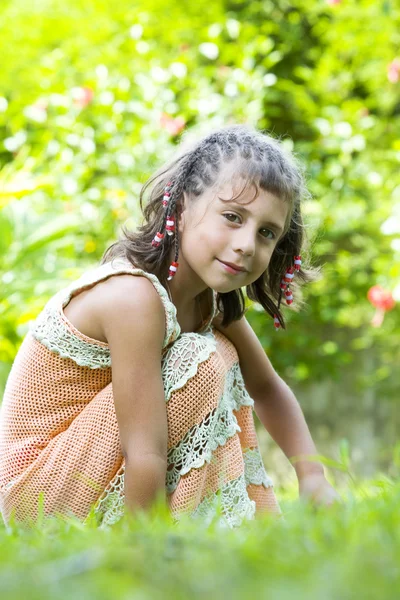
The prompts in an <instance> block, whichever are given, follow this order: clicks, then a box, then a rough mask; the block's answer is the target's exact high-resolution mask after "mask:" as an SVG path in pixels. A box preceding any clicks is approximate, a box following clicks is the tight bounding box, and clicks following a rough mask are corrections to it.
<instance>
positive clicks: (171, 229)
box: [151, 181, 179, 281]
mask: <svg viewBox="0 0 400 600" xmlns="http://www.w3.org/2000/svg"><path fill="white" fill-rule="evenodd" d="M171 188H172V181H169V182H168V183H167V185H166V186H165V188H164V195H163V199H162V205H163V207H164V208H165V210H166V211H167V217H166V220H165V231H166V233H167V235H169V236H173V235H174V233H175V232H176V231H175V217H174V215H171V214H170V213H169V209H168V206H169V201H170V198H171ZM164 236H165V233H162V232H161V231H157V233H156V235H155V236H154V238H153V241H152V242H151V245H152V246H153V248H158V246H159V245H160V244H161V242H162V240H163V239H164ZM176 258H177V257H176ZM178 267H179V263H178V262H177V261H176V260H174V261H172V263H171V264H170V267H169V271H168V278H167V281H170V280H171V279H172V278H173V277H174V275H175V273H176V272H177V270H178Z"/></svg>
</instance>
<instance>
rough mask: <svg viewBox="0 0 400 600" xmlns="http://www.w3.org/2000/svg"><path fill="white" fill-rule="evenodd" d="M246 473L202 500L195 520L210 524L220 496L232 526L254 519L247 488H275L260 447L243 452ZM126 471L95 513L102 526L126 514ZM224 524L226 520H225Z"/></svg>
mask: <svg viewBox="0 0 400 600" xmlns="http://www.w3.org/2000/svg"><path fill="white" fill-rule="evenodd" d="M243 458H244V466H245V471H244V474H242V475H241V476H240V477H239V478H238V479H235V480H233V481H230V482H228V483H227V484H225V485H224V486H222V488H221V489H220V490H218V491H217V492H214V493H213V494H211V495H210V496H207V497H206V498H204V500H202V502H201V503H200V504H199V506H198V507H197V508H196V509H195V511H193V513H192V515H191V516H192V517H193V518H204V519H205V520H206V522H207V521H208V522H210V521H211V520H212V519H213V517H214V516H215V514H216V511H217V506H218V501H219V497H221V498H222V502H221V505H220V507H221V509H222V511H223V513H224V517H225V519H226V524H227V525H228V526H231V527H232V526H237V525H240V524H241V523H242V521H243V518H250V519H252V518H253V517H254V509H255V502H254V500H250V498H249V495H248V493H247V486H248V485H250V484H253V485H263V486H264V487H265V488H268V487H273V482H272V479H271V478H270V477H269V475H268V474H267V473H266V471H265V468H264V464H263V461H262V458H261V454H260V451H259V449H258V448H254V449H250V448H246V449H245V450H244V452H243ZM124 479H125V468H124V467H123V468H122V470H121V471H120V472H119V473H118V474H117V476H116V477H115V478H114V480H113V481H112V483H111V484H110V486H109V487H110V489H109V491H108V493H107V494H106V495H105V496H104V497H103V498H102V499H101V500H100V501H99V502H98V504H97V506H96V508H95V514H96V517H97V519H98V522H99V524H100V528H101V527H107V526H109V525H113V524H114V523H116V522H117V521H119V520H120V519H121V518H122V517H123V515H124V513H125V503H124ZM253 507H254V508H253ZM222 523H224V521H222Z"/></svg>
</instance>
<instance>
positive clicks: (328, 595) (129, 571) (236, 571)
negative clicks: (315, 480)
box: [0, 475, 400, 600]
mask: <svg viewBox="0 0 400 600" xmlns="http://www.w3.org/2000/svg"><path fill="white" fill-rule="evenodd" d="M339 492H340V494H341V496H342V498H343V503H342V504H337V505H335V506H332V507H319V508H315V507H313V506H312V505H310V504H307V503H305V502H303V501H300V500H298V499H296V490H295V489H294V488H292V489H289V490H288V489H286V490H279V489H276V493H277V496H278V498H279V500H280V504H281V507H282V510H283V514H284V518H283V519H275V518H273V517H271V516H269V515H266V516H265V517H262V518H261V517H258V518H257V519H256V520H254V521H250V522H246V523H245V524H244V525H242V526H241V527H240V528H237V529H234V530H227V529H221V528H220V527H218V523H217V522H214V523H212V524H211V525H210V526H209V527H204V526H201V525H200V524H199V523H195V522H194V521H191V520H190V519H184V520H181V521H180V522H179V523H178V524H174V523H173V521H172V519H171V518H170V517H169V514H168V513H167V511H165V510H164V511H163V510H161V509H160V507H157V508H155V509H154V510H153V511H150V512H149V513H141V514H139V515H137V516H136V518H134V519H133V518H128V517H127V518H125V519H124V520H122V521H120V522H119V523H117V524H116V525H114V526H113V527H110V528H109V529H104V530H100V529H98V528H96V526H95V524H94V522H93V523H91V522H89V523H87V524H86V525H83V524H82V523H80V522H79V521H78V520H76V519H65V520H62V519H60V518H52V519H47V520H44V521H43V520H42V521H41V520H40V519H39V520H38V523H37V524H36V525H35V526H34V527H33V528H26V527H23V526H21V525H16V524H13V525H10V526H9V527H5V526H2V527H0V590H1V598H13V599H14V598H15V599H17V598H24V599H25V598H27V597H29V598H30V599H32V600H34V599H36V598H37V599H39V598H40V600H43V599H45V598H52V599H54V598H79V599H82V598H96V600H97V599H99V600H101V599H103V598H107V599H108V598H113V599H114V598H124V599H125V598H126V599H128V598H129V599H131V598H135V599H136V598H138V599H139V598H151V599H152V600H153V599H155V600H157V599H158V598H160V599H161V598H162V599H165V598H174V600H175V599H181V598H182V599H183V598H185V599H186V598H190V599H191V600H195V599H196V598H221V597H225V596H226V597H228V598H230V599H236V598H237V599H243V598H245V599H247V598H273V599H279V600H286V599H288V600H289V599H290V600H292V599H293V600H294V599H296V600H303V599H307V600H313V599H318V600H330V599H332V600H344V599H347V598H357V599H358V598H360V599H363V600H365V599H369V598H371V599H372V598H373V599H374V600H376V599H379V600H381V599H382V598H393V599H395V598H399V596H400V511H399V501H400V483H397V482H394V481H392V480H390V479H389V478H387V477H386V476H384V475H382V476H380V478H377V479H375V480H374V481H369V482H363V483H360V482H358V483H352V482H350V484H349V485H348V486H346V489H345V490H344V491H340V490H339Z"/></svg>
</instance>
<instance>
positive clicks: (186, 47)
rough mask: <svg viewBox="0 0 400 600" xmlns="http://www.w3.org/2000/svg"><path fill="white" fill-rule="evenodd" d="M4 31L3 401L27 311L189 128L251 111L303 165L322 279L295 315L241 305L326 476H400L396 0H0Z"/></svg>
mask: <svg viewBox="0 0 400 600" xmlns="http://www.w3.org/2000/svg"><path fill="white" fill-rule="evenodd" d="M0 34H1V35H0V56H1V63H2V66H1V69H0V399H1V398H2V395H3V391H4V386H5V383H6V380H7V375H8V373H9V370H10V368H11V365H12V362H13V360H14V357H15V354H16V352H17V350H18V347H19V345H20V344H21V341H22V339H23V337H24V336H25V334H26V333H27V331H28V328H29V325H30V323H32V321H33V320H34V319H35V318H36V316H37V315H38V314H39V312H40V311H41V310H42V308H43V306H44V305H45V303H46V301H47V300H48V299H49V298H50V297H51V296H53V294H55V293H56V292H57V291H58V290H59V289H61V287H64V286H65V285H67V284H68V283H69V282H70V281H71V280H73V279H76V278H78V277H79V276H80V275H81V274H82V273H83V272H84V271H85V270H86V269H88V268H92V267H94V266H96V265H97V264H98V262H99V261H100V258H101V256H102V254H103V252H104V250H105V249H106V247H107V246H108V245H109V244H111V243H112V242H113V241H115V240H116V239H117V238H118V236H119V234H120V227H121V225H122V224H125V225H127V226H129V227H130V228H134V227H135V225H136V224H137V223H139V221H140V210H139V204H138V195H139V191H140V188H141V186H142V184H143V183H144V181H145V180H146V179H147V178H148V177H149V175H150V174H151V173H152V172H153V170H154V169H155V168H157V167H158V166H159V165H160V163H162V161H164V160H165V159H167V158H168V157H169V156H170V154H171V152H172V151H173V149H174V146H175V145H176V144H178V143H179V139H180V136H181V134H182V133H183V132H185V131H188V130H192V131H193V132H196V131H199V132H201V131H202V129H203V128H205V127H207V129H208V128H209V127H210V126H215V127H218V126H221V125H223V124H227V123H234V122H240V123H249V124H251V125H253V126H255V127H257V128H260V129H262V130H265V131H267V132H268V133H270V134H272V135H276V136H279V137H280V138H281V139H282V140H283V143H284V144H285V145H286V146H287V147H288V148H290V149H291V150H293V151H294V152H295V153H296V155H297V156H298V157H299V158H300V159H301V160H302V161H303V162H304V163H305V165H306V168H307V180H308V185H309V189H310V191H311V192H312V199H310V200H307V202H306V203H305V204H304V205H303V213H304V218H305V220H306V222H307V229H308V238H309V244H310V251H311V253H312V256H313V262H314V264H315V265H321V267H322V273H323V277H322V279H321V280H320V281H319V282H317V283H314V284H311V285H309V286H308V289H307V290H305V299H306V301H307V305H306V308H305V309H304V310H303V311H301V312H300V313H294V312H291V311H290V310H286V316H287V325H288V328H287V331H285V332H284V331H279V332H275V331H274V328H273V325H272V322H271V319H270V318H269V317H268V316H267V315H265V314H264V313H263V312H262V311H261V312H260V311H259V310H258V308H259V307H257V306H253V307H252V308H251V309H250V310H249V313H248V319H249V321H250V322H251V324H252V326H253V328H254V330H255V331H256V333H257V335H258V336H259V338H260V340H261V342H262V344H263V346H264V348H265V350H266V351H267V353H268V356H269V357H270V359H271V361H272V363H273V365H274V367H275V368H276V370H277V371H278V373H279V374H280V375H281V376H282V377H283V378H284V379H285V380H286V381H287V383H288V384H289V385H290V386H291V387H292V389H293V390H294V392H295V394H296V395H297V398H298V400H299V402H300V404H301V406H302V409H303V411H304V413H305V415H306V419H307V421H308V424H309V426H310V430H311V432H312V435H313V437H314V440H315V442H316V444H317V448H318V451H319V452H320V453H321V454H323V455H324V456H325V457H327V458H328V459H329V460H331V461H334V462H332V467H333V472H334V473H335V476H336V475H338V477H339V478H340V476H341V475H340V474H341V473H342V476H343V477H347V476H348V474H349V473H350V474H351V475H352V476H354V477H359V478H373V477H375V476H376V475H378V474H380V476H381V475H383V476H386V475H387V476H389V477H391V476H395V474H398V472H399V467H400V447H399V445H398V444H397V439H396V438H397V436H396V433H397V432H398V430H399V425H400V410H399V401H400V398H399V392H400V385H399V370H400V349H399V334H400V310H399V302H400V169H399V167H400V9H399V4H398V3H397V2H391V1H389V0H387V1H378V0H357V1H355V0H301V1H300V0H291V1H290V2H289V1H286V0H274V1H272V0H262V1H258V0H249V1H242V0H232V1H228V0H226V1H222V0H214V2H209V1H208V0H207V1H206V0H197V1H196V2H194V3H185V4H183V3H175V2H172V1H171V0H129V1H128V0H119V1H118V2H111V1H107V0H86V1H85V2H84V3H82V2H80V1H78V0H68V2H59V1H58V2H57V1H56V0H35V1H34V2H29V3H28V2H26V1H25V0H2V3H1V7H0ZM256 420H257V419H256ZM257 426H258V431H259V441H260V447H261V449H262V452H263V457H264V462H265V466H266V468H267V470H268V472H269V473H270V474H271V476H272V477H273V478H274V479H275V481H276V482H277V483H278V484H281V485H285V483H286V482H287V481H289V480H291V481H292V480H293V479H294V478H295V475H294V471H293V469H292V467H291V466H290V464H289V463H288V461H287V459H286V458H285V456H284V455H283V453H282V451H281V450H280V449H279V448H278V447H277V446H276V445H275V444H274V442H273V441H272V440H271V438H270V436H269V435H268V434H267V432H266V431H265V430H263V429H261V427H260V423H259V422H258V420H257ZM342 469H343V470H342ZM346 470H347V473H346Z"/></svg>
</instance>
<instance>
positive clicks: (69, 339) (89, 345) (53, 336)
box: [30, 260, 180, 369]
mask: <svg viewBox="0 0 400 600" xmlns="http://www.w3.org/2000/svg"><path fill="white" fill-rule="evenodd" d="M115 263H117V264H118V266H117V267H116V268H115V267H114V266H113V265H114V264H115ZM116 273H127V274H129V273H134V274H139V275H143V276H145V277H147V278H148V279H150V281H151V282H152V283H153V285H154V287H155V288H156V290H157V292H158V293H159V295H160V297H161V300H162V302H163V305H164V309H165V315H166V331H165V336H164V342H163V347H166V346H167V345H168V344H170V343H171V341H173V340H175V339H176V338H177V337H178V336H179V334H180V327H179V323H178V322H177V320H176V314H177V311H176V307H175V305H174V304H173V303H172V302H171V301H170V299H169V297H168V293H167V290H166V289H165V288H164V287H163V286H162V285H161V283H160V282H159V280H158V279H157V277H156V276H155V275H153V274H152V273H147V272H146V271H143V270H142V269H136V268H133V267H132V266H130V267H129V266H128V265H127V261H125V260H114V261H112V262H110V263H105V264H104V265H100V267H98V268H96V269H92V270H91V271H88V272H87V273H84V274H83V275H82V277H80V279H78V280H77V281H74V282H72V283H71V284H70V285H69V286H67V287H66V288H64V289H63V290H60V291H59V292H58V293H57V294H55V295H54V296H53V297H52V298H50V300H49V301H48V302H47V304H46V305H45V307H44V309H43V310H42V312H41V313H40V314H39V316H38V317H37V319H36V321H35V322H34V323H33V325H31V327H30V332H31V334H32V335H33V336H34V337H35V338H36V339H37V340H38V341H39V342H40V343H41V344H43V345H44V346H46V348H48V349H49V350H51V351H52V352H56V353H57V354H59V355H60V356H62V357H63V358H70V359H71V360H73V361H74V362H76V363H77V364H78V365H80V366H82V367H89V368H91V369H101V368H106V367H110V366H111V354H110V349H109V347H108V344H105V343H104V342H100V341H96V340H93V339H91V338H88V337H87V336H85V335H84V334H82V333H81V332H79V331H77V330H75V331H76V333H75V332H74V328H73V327H72V328H71V329H72V330H71V329H69V328H68V327H67V326H66V321H67V319H66V317H65V316H64V315H63V313H62V309H63V308H64V306H66V305H67V304H68V302H69V301H70V299H71V297H72V295H73V293H74V292H75V291H76V290H78V289H82V288H85V287H90V286H91V285H93V284H94V283H96V282H98V281H101V280H102V279H106V278H107V277H109V276H110V275H114V274H116ZM71 325H72V324H71Z"/></svg>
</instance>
